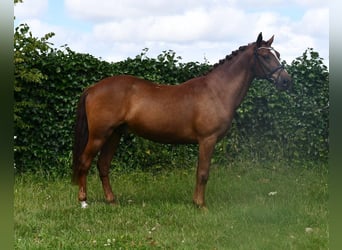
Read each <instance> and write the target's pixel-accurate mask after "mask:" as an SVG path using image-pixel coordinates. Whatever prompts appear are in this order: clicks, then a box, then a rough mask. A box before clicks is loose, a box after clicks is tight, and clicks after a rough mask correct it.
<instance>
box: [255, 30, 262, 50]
mask: <svg viewBox="0 0 342 250" xmlns="http://www.w3.org/2000/svg"><path fill="white" fill-rule="evenodd" d="M261 42H262V32H260V33H259V35H258V38H257V41H256V45H257V47H258V48H259V47H260V46H261Z"/></svg>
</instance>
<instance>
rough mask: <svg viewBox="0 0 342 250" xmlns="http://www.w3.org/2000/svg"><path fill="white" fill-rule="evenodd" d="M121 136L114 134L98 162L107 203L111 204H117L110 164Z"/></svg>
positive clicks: (104, 146) (107, 142) (104, 147)
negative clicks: (111, 183)
mask: <svg viewBox="0 0 342 250" xmlns="http://www.w3.org/2000/svg"><path fill="white" fill-rule="evenodd" d="M120 138H121V134H120V133H118V132H113V133H112V135H111V136H110V137H109V138H108V139H107V141H106V142H105V144H104V145H103V146H102V148H101V152H100V156H99V158H98V161H97V168H98V170H99V175H100V179H101V182H102V187H103V191H104V194H105V198H106V201H107V202H108V203H110V204H115V202H116V201H115V196H114V194H113V191H112V187H111V185H110V181H109V169H110V164H111V161H112V159H113V156H114V154H115V151H116V149H117V146H118V144H119V142H120Z"/></svg>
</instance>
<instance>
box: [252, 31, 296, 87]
mask: <svg viewBox="0 0 342 250" xmlns="http://www.w3.org/2000/svg"><path fill="white" fill-rule="evenodd" d="M273 40H274V36H272V37H271V38H270V39H269V40H268V41H263V40H262V33H261V32H260V34H259V36H258V38H257V41H256V43H255V49H254V72H255V75H256V77H257V78H261V79H266V80H268V81H270V82H272V83H274V84H275V85H276V87H277V88H278V89H281V90H286V89H288V88H290V87H291V85H292V79H291V77H290V75H289V74H288V72H287V71H286V69H285V68H284V65H282V64H281V62H280V54H279V52H278V51H276V50H275V49H274V48H273V47H271V45H272V43H273Z"/></svg>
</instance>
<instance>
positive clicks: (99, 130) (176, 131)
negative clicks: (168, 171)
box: [73, 33, 291, 207]
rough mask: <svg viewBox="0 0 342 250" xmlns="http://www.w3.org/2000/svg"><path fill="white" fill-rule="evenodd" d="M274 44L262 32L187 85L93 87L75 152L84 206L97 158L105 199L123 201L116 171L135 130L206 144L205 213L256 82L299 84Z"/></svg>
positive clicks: (114, 82) (197, 198)
mask: <svg viewBox="0 0 342 250" xmlns="http://www.w3.org/2000/svg"><path fill="white" fill-rule="evenodd" d="M273 38H274V36H272V37H271V38H270V39H269V40H268V41H263V39H262V34H261V33H260V34H259V36H258V38H257V40H256V42H253V43H250V44H248V45H246V46H241V47H240V48H239V49H238V50H236V51H233V52H232V54H231V55H229V56H227V57H226V58H225V59H223V60H221V61H220V62H219V63H217V64H216V65H214V67H213V68H212V70H211V71H209V72H208V73H207V74H205V75H203V76H200V77H196V78H193V79H190V80H188V81H186V82H184V83H182V84H179V85H175V86H169V85H159V84H156V83H152V82H150V81H148V80H143V79H140V78H137V77H134V76H129V75H118V76H113V77H108V78H105V79H103V80H101V81H100V82H98V83H96V84H94V85H92V86H90V87H88V88H86V89H85V90H84V92H83V94H82V95H81V97H80V100H79V103H78V108H77V114H76V125H75V140H74V147H73V182H74V183H76V184H78V186H79V193H78V199H79V201H80V202H81V206H82V207H86V206H87V203H86V200H87V186H86V185H87V184H86V179H87V173H88V170H89V168H90V166H91V163H92V161H93V159H94V157H95V156H96V155H97V154H99V157H98V161H97V168H98V170H99V175H100V179H101V181H102V186H103V190H104V194H105V198H106V200H107V201H108V202H109V203H115V202H116V200H115V196H114V194H113V191H112V188H111V185H110V181H109V177H108V175H109V168H110V165H111V161H112V158H113V156H114V154H115V151H116V149H117V147H118V144H119V142H120V138H121V136H122V134H123V133H124V132H125V131H131V132H133V133H135V134H137V135H138V136H141V137H143V138H146V139H149V140H153V141H156V142H161V143H176V144H178V143H182V144H184V143H197V144H198V145H199V156H198V166H197V173H196V185H195V191H194V195H193V202H194V203H195V204H196V205H197V206H199V207H204V206H205V200H204V192H205V187H206V183H207V181H208V177H209V167H210V161H211V157H212V154H213V151H214V147H215V144H216V143H217V141H218V140H220V139H222V138H223V137H224V136H225V135H226V134H227V132H228V130H229V128H230V126H231V122H232V119H233V116H234V112H235V110H236V108H237V107H238V106H239V105H240V103H241V102H242V100H243V98H244V97H245V95H246V92H247V90H248V88H249V86H250V84H251V82H252V81H253V79H254V78H261V79H267V80H269V81H270V82H272V83H274V84H275V85H276V86H277V88H279V89H286V88H288V87H290V85H291V78H290V76H289V74H288V73H287V71H286V70H285V69H284V67H283V65H282V64H281V62H280V55H279V53H278V52H277V51H276V50H275V49H274V48H273V47H271V45H272V43H273Z"/></svg>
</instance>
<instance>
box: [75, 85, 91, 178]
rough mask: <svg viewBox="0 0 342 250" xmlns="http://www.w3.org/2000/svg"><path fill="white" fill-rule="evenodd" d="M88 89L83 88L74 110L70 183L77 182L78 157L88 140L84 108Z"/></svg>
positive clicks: (78, 170)
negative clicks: (74, 121) (74, 120)
mask: <svg viewBox="0 0 342 250" xmlns="http://www.w3.org/2000/svg"><path fill="white" fill-rule="evenodd" d="M87 95H88V91H87V90H85V91H84V92H83V94H82V95H81V97H80V100H79V102H78V106H77V111H76V124H75V128H74V129H75V132H74V133H75V139H74V146H73V150H72V154H73V161H72V169H73V173H72V183H74V184H76V185H77V184H78V177H79V172H80V169H79V167H80V157H81V155H82V153H83V151H84V149H85V147H86V145H87V142H88V134H89V132H88V121H87V113H86V109H85V101H86V99H87Z"/></svg>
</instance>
